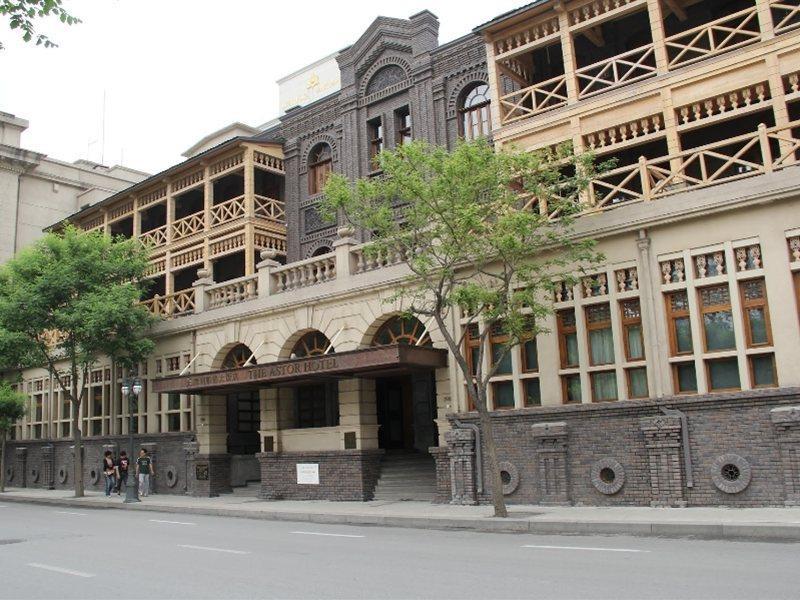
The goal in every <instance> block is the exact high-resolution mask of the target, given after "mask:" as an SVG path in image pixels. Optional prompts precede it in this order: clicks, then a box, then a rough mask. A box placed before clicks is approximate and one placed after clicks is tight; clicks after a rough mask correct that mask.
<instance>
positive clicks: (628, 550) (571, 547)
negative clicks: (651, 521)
mask: <svg viewBox="0 0 800 600" xmlns="http://www.w3.org/2000/svg"><path fill="white" fill-rule="evenodd" d="M523 548H543V549H545V550H591V551H597V552H650V550H636V549H634V548H591V547H586V546H535V545H533V544H527V545H525V546H523Z"/></svg>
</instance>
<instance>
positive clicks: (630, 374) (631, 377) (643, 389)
mask: <svg viewBox="0 0 800 600" xmlns="http://www.w3.org/2000/svg"><path fill="white" fill-rule="evenodd" d="M625 375H626V376H627V378H628V397H629V398H647V396H649V395H650V392H649V390H648V388H647V369H646V368H644V367H637V368H636V369H627V370H626V371H625Z"/></svg>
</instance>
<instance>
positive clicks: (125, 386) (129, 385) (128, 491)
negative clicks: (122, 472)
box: [122, 377, 142, 504]
mask: <svg viewBox="0 0 800 600" xmlns="http://www.w3.org/2000/svg"><path fill="white" fill-rule="evenodd" d="M141 393H142V381H141V380H140V379H139V378H138V377H137V378H135V379H131V378H129V377H126V378H125V379H123V380H122V395H123V396H127V397H128V417H129V421H128V448H129V449H130V450H129V452H130V454H129V455H128V480H127V482H126V485H125V503H126V504H128V503H131V502H141V500H139V489H138V487H139V486H138V485H137V481H136V469H135V468H134V466H133V465H134V464H135V461H136V453H135V452H134V450H133V420H134V419H135V418H136V417H135V416H134V414H133V413H134V408H135V407H136V399H137V398H138V397H139V394H141Z"/></svg>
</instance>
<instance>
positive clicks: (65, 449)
mask: <svg viewBox="0 0 800 600" xmlns="http://www.w3.org/2000/svg"><path fill="white" fill-rule="evenodd" d="M192 438H193V435H192V434H191V433H165V434H158V435H141V436H135V437H134V450H135V452H136V453H138V451H139V449H140V448H146V449H147V451H148V452H149V453H150V456H151V458H152V459H153V467H154V469H155V472H156V476H155V477H154V478H153V479H152V482H151V486H152V491H153V492H154V493H159V494H184V493H186V487H187V474H188V469H187V464H188V463H187V459H188V455H187V453H186V451H185V448H184V445H185V443H186V442H189V441H190V440H191V439H192ZM82 446H83V483H84V489H86V490H91V491H102V490H103V489H104V486H105V481H104V479H103V473H102V470H101V468H100V467H101V461H102V459H103V454H104V452H105V451H106V450H111V451H112V452H113V453H114V454H115V455H117V456H118V455H119V452H120V450H125V451H127V452H128V454H129V455H130V449H129V448H128V436H109V437H104V438H102V439H98V438H85V439H84V440H83V443H82ZM6 451H7V452H8V457H7V459H6V485H8V486H13V487H29V488H39V489H51V490H71V489H74V488H75V482H74V464H75V463H74V450H73V443H72V440H11V441H9V442H7V443H6Z"/></svg>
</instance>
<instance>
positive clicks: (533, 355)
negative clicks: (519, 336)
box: [521, 337, 539, 373]
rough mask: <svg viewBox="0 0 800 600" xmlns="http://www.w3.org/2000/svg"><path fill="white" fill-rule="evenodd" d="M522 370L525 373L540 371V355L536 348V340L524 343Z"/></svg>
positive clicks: (532, 339) (531, 339) (522, 348)
mask: <svg viewBox="0 0 800 600" xmlns="http://www.w3.org/2000/svg"><path fill="white" fill-rule="evenodd" d="M521 350H522V356H521V358H522V370H523V371H524V372H525V373H535V372H537V371H538V370H539V353H538V350H537V348H536V338H535V337H533V338H530V339H527V340H525V341H524V342H523V343H522V347H521Z"/></svg>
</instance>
